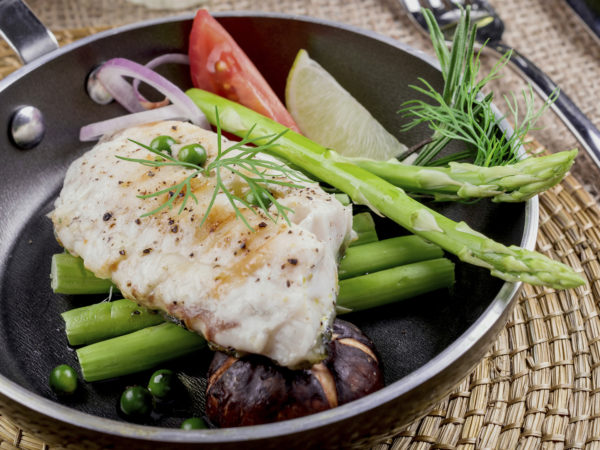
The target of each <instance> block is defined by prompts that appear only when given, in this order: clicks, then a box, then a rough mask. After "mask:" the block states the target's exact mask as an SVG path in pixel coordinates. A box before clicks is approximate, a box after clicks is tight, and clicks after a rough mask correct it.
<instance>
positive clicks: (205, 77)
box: [189, 9, 299, 131]
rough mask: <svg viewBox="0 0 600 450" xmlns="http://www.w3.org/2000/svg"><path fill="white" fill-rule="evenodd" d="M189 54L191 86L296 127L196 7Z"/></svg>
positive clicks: (257, 75) (224, 36)
mask: <svg viewBox="0 0 600 450" xmlns="http://www.w3.org/2000/svg"><path fill="white" fill-rule="evenodd" d="M189 56H190V69H191V74H192V82H193V83H194V86H196V87H197V88H199V89H204V90H207V91H211V92H214V93H215V94H218V95H220V96H222V97H226V98H228V99H230V100H233V101H236V102H238V103H241V104H242V105H244V106H246V107H248V108H250V109H253V110H254V111H256V112H258V113H260V114H262V115H264V116H267V117H269V118H271V119H273V120H275V121H277V122H279V123H280V124H282V125H285V126H286V127H288V128H291V129H292V130H294V131H299V128H298V125H296V122H294V119H292V116H291V115H290V113H289V112H288V111H287V109H285V106H283V103H282V102H281V100H279V97H277V95H276V94H275V92H273V90H272V89H271V87H270V86H269V84H268V83H267V81H266V80H265V79H264V78H263V76H262V75H261V74H260V72H259V71H258V69H257V68H256V66H255V65H254V64H253V63H252V61H250V58H248V56H247V55H246V54H245V53H244V51H243V50H242V49H241V48H240V46H239V45H238V44H237V43H236V42H235V40H234V39H233V38H232V37H231V35H230V34H229V33H228V32H227V31H226V30H225V28H223V27H222V26H221V24H219V22H217V21H216V19H214V18H213V17H212V16H211V15H210V14H209V13H208V11H206V10H205V9H201V10H199V11H198V13H197V14H196V17H195V19H194V24H193V26H192V32H191V34H190V47H189Z"/></svg>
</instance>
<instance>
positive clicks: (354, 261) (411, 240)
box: [338, 235, 444, 280]
mask: <svg viewBox="0 0 600 450" xmlns="http://www.w3.org/2000/svg"><path fill="white" fill-rule="evenodd" d="M443 253H444V252H443V251H442V249H441V248H439V247H438V246H437V245H434V244H432V243H430V242H427V241H425V240H423V239H422V238H420V237H419V236H415V235H410V236H400V237H395V238H390V239H384V240H383V241H378V242H371V243H370V244H364V245H361V246H358V247H351V248H349V249H348V250H346V254H345V255H344V257H343V258H342V260H341V261H340V266H339V269H338V278H339V279H340V280H345V279H347V278H352V277H356V276H359V275H363V274H365V273H372V272H377V271H380V270H384V269H389V268H390V267H396V266H402V265H404V264H409V263H414V262H418V261H426V260H428V259H435V258H441V257H442V256H443ZM359 278H360V277H359Z"/></svg>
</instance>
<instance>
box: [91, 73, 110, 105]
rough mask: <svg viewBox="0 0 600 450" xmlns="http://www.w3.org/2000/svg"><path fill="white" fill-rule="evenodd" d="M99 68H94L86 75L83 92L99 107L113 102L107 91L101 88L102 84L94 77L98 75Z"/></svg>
mask: <svg viewBox="0 0 600 450" xmlns="http://www.w3.org/2000/svg"><path fill="white" fill-rule="evenodd" d="M99 68H100V66H98V67H95V68H94V69H92V71H91V72H90V73H89V74H88V76H87V80H86V82H85V90H86V92H87V94H88V96H89V97H90V98H91V99H92V100H93V101H94V102H96V103H98V104H99V105H108V104H109V103H110V102H112V101H113V98H112V96H111V95H110V94H109V93H108V91H107V90H106V89H105V88H104V86H102V83H100V81H98V77H97V76H96V75H97V73H98V69H99Z"/></svg>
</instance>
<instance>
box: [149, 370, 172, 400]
mask: <svg viewBox="0 0 600 450" xmlns="http://www.w3.org/2000/svg"><path fill="white" fill-rule="evenodd" d="M175 381H176V378H175V375H174V374H173V372H172V371H170V370H169V369H161V370H157V371H156V372H154V373H153V374H152V376H151V377H150V381H149V382H148V390H149V391H150V393H151V394H152V396H153V397H155V398H158V399H161V400H164V399H165V398H167V397H168V396H169V394H170V393H171V392H172V391H173V389H174V385H175Z"/></svg>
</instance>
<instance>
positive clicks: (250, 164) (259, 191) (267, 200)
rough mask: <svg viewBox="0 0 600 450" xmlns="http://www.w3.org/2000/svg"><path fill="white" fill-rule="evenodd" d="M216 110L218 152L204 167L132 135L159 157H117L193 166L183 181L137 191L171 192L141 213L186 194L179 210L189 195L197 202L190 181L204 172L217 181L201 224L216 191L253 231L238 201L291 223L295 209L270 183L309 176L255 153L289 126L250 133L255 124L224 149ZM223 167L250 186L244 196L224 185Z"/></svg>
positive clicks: (292, 181) (270, 144)
mask: <svg viewBox="0 0 600 450" xmlns="http://www.w3.org/2000/svg"><path fill="white" fill-rule="evenodd" d="M215 113H216V117H217V121H216V127H217V156H216V158H215V159H214V160H213V161H211V162H209V163H208V164H207V165H206V166H205V167H202V166H201V165H198V164H194V163H190V162H186V161H182V160H179V159H176V158H174V157H173V156H171V155H170V154H169V153H168V152H165V151H160V150H156V149H153V148H151V147H149V146H147V145H144V144H142V143H140V142H137V141H134V140H132V139H130V141H131V142H133V143H134V144H137V145H139V146H140V147H143V148H145V149H146V150H148V151H149V152H152V153H154V154H156V155H157V156H159V158H156V159H155V160H147V159H136V158H126V157H124V156H117V158H119V159H122V160H124V161H130V162H135V163H139V164H142V165H144V166H149V167H166V166H177V167H183V168H186V169H190V170H191V172H190V174H189V175H188V176H187V177H185V179H183V181H181V182H179V183H177V184H174V185H172V186H169V187H167V188H165V189H161V190H159V191H156V192H153V193H150V194H145V195H138V196H137V197H138V198H142V199H146V198H152V197H158V196H160V195H163V194H167V195H168V196H169V198H168V200H167V201H166V202H164V203H163V204H162V205H160V206H159V207H158V208H156V209H153V210H152V211H149V212H147V213H145V214H143V215H142V216H141V217H147V216H151V215H153V214H156V213H158V212H160V211H162V210H163V209H165V208H168V209H172V208H173V207H174V206H175V199H177V198H181V196H183V198H182V203H181V206H180V208H179V211H178V214H181V213H182V212H183V210H184V209H185V207H186V204H187V202H188V200H189V199H190V198H191V199H192V200H193V201H194V202H195V203H196V204H198V199H197V198H196V196H195V195H194V193H193V192H192V185H191V182H192V180H193V179H194V178H196V177H198V176H205V177H215V180H216V184H215V189H214V191H213V194H212V196H211V199H210V201H209V204H208V207H207V208H206V212H205V213H204V217H203V218H202V221H201V222H200V226H202V225H203V224H204V222H205V221H206V219H207V218H208V215H209V214H210V211H211V209H212V207H213V205H214V203H215V200H216V199H217V195H218V194H219V193H221V192H222V193H223V194H225V196H226V197H227V200H228V201H229V203H230V204H231V207H232V208H233V210H234V211H235V215H236V217H237V218H239V219H240V220H242V222H244V224H245V225H246V226H247V227H248V228H249V229H250V230H251V231H254V228H253V227H252V226H251V225H250V223H249V222H248V220H247V219H246V217H245V216H244V215H243V214H242V211H241V210H240V207H239V205H238V204H241V205H243V206H244V207H246V208H247V209H248V210H249V211H252V212H253V213H254V214H257V215H258V214H259V212H258V210H261V211H262V213H263V214H264V215H265V216H266V217H268V218H269V219H270V220H271V221H273V222H274V223H277V220H278V218H279V217H280V216H281V217H283V219H284V220H285V221H286V222H287V223H288V224H290V221H289V219H288V216H287V213H288V212H293V210H292V209H291V208H289V207H287V206H284V205H282V204H281V203H279V202H278V201H277V199H276V198H275V196H273V194H272V193H271V192H270V191H269V189H268V187H269V186H284V187H289V188H302V187H304V186H303V185H302V184H297V183H300V182H307V181H309V180H308V179H307V178H305V177H304V176H303V175H302V174H301V173H299V172H297V171H296V170H294V169H291V168H290V167H288V166H286V165H285V164H283V163H281V162H278V161H273V160H268V159H261V158H256V156H257V155H258V154H259V153H265V152H267V151H268V150H269V149H270V148H271V147H273V146H274V145H276V144H277V141H278V140H279V138H280V137H281V136H282V135H283V134H285V132H286V131H287V130H284V131H282V132H281V133H279V134H270V135H263V136H259V137H251V135H252V133H253V132H254V128H255V127H254V126H253V127H251V128H250V129H249V130H248V132H247V133H246V134H245V135H244V136H243V137H242V140H241V141H238V142H235V143H233V145H231V146H230V147H228V148H226V149H223V148H222V142H221V126H220V122H219V112H218V110H216V109H215ZM265 140H266V143H264V144H260V145H256V146H255V147H248V145H255V144H257V143H258V142H260V141H263V142H264V141H265ZM234 152H235V153H234ZM223 170H225V171H229V172H231V173H233V174H235V175H237V176H239V177H240V178H241V179H242V180H243V181H244V183H245V184H246V185H247V186H248V190H247V192H246V193H245V195H244V196H243V197H240V196H238V195H236V194H235V193H233V192H231V191H230V190H229V189H228V188H227V186H225V183H224V182H223V177H222V171H223ZM244 197H245V198H244ZM249 197H251V198H253V199H255V200H254V201H253V202H252V203H250V202H249V201H248V200H247V198H249ZM271 204H272V205H273V206H274V207H275V209H276V210H277V214H275V215H273V214H271V213H270V212H269V206H270V205H271Z"/></svg>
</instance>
